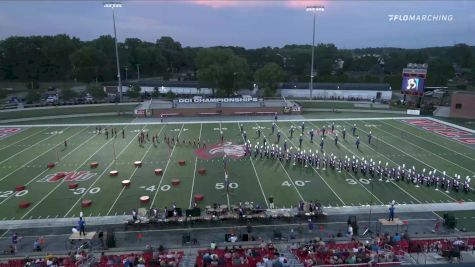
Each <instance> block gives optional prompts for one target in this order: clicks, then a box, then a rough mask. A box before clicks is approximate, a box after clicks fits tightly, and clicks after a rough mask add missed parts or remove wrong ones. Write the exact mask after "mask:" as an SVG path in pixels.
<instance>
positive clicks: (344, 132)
mask: <svg viewBox="0 0 475 267" xmlns="http://www.w3.org/2000/svg"><path fill="white" fill-rule="evenodd" d="M341 134H342V135H343V140H345V137H346V129H345V128H343V131H342V132H341Z"/></svg>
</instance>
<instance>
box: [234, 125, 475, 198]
mask: <svg viewBox="0 0 475 267" xmlns="http://www.w3.org/2000/svg"><path fill="white" fill-rule="evenodd" d="M334 127H335V126H334V124H332V126H331V132H334ZM240 129H241V134H242V136H243V138H244V140H245V151H246V155H247V156H251V157H254V158H261V159H270V160H279V161H281V162H282V163H284V164H286V165H287V166H289V165H293V166H295V165H301V166H302V167H309V166H311V167H314V168H315V169H322V170H325V169H331V170H335V171H338V172H342V171H346V172H353V173H354V174H355V175H356V174H358V173H360V174H361V175H363V176H369V177H371V178H377V179H378V180H379V181H383V180H385V181H386V182H391V181H396V182H400V181H403V182H406V183H408V184H409V183H412V184H414V185H415V186H416V187H420V186H427V187H434V188H435V190H444V191H446V192H450V191H455V192H459V191H463V192H466V193H468V192H470V177H469V176H467V177H466V178H465V180H462V179H461V176H460V175H459V174H455V175H454V176H450V175H448V174H447V173H446V172H445V171H438V170H435V169H434V170H431V171H428V172H427V170H426V169H423V170H422V171H416V168H415V166H412V168H410V167H409V168H407V167H406V165H405V164H403V165H402V166H392V167H391V166H389V163H388V162H386V163H385V164H383V163H382V162H381V161H378V162H376V161H375V160H373V159H369V160H366V159H365V158H361V160H359V159H358V158H356V157H355V156H354V155H353V156H348V155H345V158H338V157H337V156H335V155H333V153H332V154H330V155H327V154H326V153H325V152H323V147H324V138H323V136H325V128H322V129H321V130H320V131H319V132H320V133H321V135H322V139H321V142H320V150H321V152H320V153H319V151H318V150H315V151H312V150H308V151H306V150H302V149H301V148H302V141H303V133H304V131H305V122H303V123H302V125H301V132H302V133H301V134H300V136H299V140H298V141H299V147H297V148H294V147H288V145H287V141H284V143H283V145H282V146H279V144H280V139H281V132H280V131H278V132H277V134H276V143H275V144H269V142H268V140H267V138H266V137H265V136H264V137H263V138H262V143H259V142H257V143H256V144H254V145H253V144H251V141H250V140H249V139H248V138H247V133H246V131H244V129H243V127H242V125H241V127H240ZM271 129H272V134H273V133H274V131H275V123H273V124H272V128H271ZM356 130H357V129H356V125H353V127H352V133H353V135H355V134H356ZM294 132H295V127H294V126H291V128H290V129H289V134H290V136H289V137H290V138H292V137H293V134H294ZM256 133H257V138H260V137H261V134H262V133H261V129H260V128H258V129H257V130H256ZM314 134H315V131H314V130H313V129H312V130H311V131H310V132H309V136H310V141H311V142H313V139H314ZM342 135H343V139H344V138H345V135H346V130H345V129H344V130H343V132H342ZM371 139H372V134H371V132H369V134H368V143H369V144H371ZM335 144H338V135H337V134H336V133H335ZM359 144H360V140H359V137H357V138H356V142H355V145H356V147H357V148H359Z"/></svg>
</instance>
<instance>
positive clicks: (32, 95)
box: [26, 89, 41, 104]
mask: <svg viewBox="0 0 475 267" xmlns="http://www.w3.org/2000/svg"><path fill="white" fill-rule="evenodd" d="M40 98H41V91H40V89H29V90H28V93H27V94H26V103H28V104H32V103H34V102H37V101H39V100H40Z"/></svg>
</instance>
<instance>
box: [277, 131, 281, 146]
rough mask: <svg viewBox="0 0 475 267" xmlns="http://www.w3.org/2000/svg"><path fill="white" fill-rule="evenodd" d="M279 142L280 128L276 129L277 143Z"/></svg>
mask: <svg viewBox="0 0 475 267" xmlns="http://www.w3.org/2000/svg"><path fill="white" fill-rule="evenodd" d="M279 143H280V130H277V144H279Z"/></svg>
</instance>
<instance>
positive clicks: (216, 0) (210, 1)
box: [189, 0, 263, 8]
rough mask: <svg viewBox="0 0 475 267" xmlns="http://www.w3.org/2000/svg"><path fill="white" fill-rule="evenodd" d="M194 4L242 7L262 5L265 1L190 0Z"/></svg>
mask: <svg viewBox="0 0 475 267" xmlns="http://www.w3.org/2000/svg"><path fill="white" fill-rule="evenodd" d="M189 2H190V3H192V4H196V5H202V6H209V7H212V8H225V7H242V6H255V5H262V3H263V1H246V0H244V1H243V0H241V1H240V0H190V1H189Z"/></svg>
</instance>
